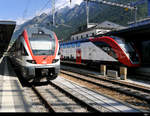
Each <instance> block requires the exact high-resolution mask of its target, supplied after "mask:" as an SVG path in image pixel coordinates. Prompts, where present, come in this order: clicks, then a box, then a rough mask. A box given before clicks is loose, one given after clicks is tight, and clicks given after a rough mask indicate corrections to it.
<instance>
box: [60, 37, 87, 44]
mask: <svg viewBox="0 0 150 116" xmlns="http://www.w3.org/2000/svg"><path fill="white" fill-rule="evenodd" d="M88 41H89V38H85V39H80V40H71V41H68V42H61V43H60V45H66V44H73V43H82V42H88Z"/></svg>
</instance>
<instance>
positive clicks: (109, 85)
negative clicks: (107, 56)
mask: <svg viewBox="0 0 150 116" xmlns="http://www.w3.org/2000/svg"><path fill="white" fill-rule="evenodd" d="M61 74H63V75H68V76H70V77H73V78H76V79H78V80H81V81H83V82H87V83H90V84H93V85H96V86H98V87H102V88H106V89H109V90H111V91H112V90H113V91H116V92H119V93H120V94H124V95H126V96H131V97H134V98H136V99H139V100H141V102H142V101H145V106H146V107H147V108H146V109H148V110H150V88H149V87H145V86H140V85H137V84H133V83H127V82H123V81H119V80H110V79H107V78H106V77H100V76H96V75H93V74H88V73H85V72H82V71H79V70H71V68H68V69H67V70H66V69H62V70H61Z"/></svg>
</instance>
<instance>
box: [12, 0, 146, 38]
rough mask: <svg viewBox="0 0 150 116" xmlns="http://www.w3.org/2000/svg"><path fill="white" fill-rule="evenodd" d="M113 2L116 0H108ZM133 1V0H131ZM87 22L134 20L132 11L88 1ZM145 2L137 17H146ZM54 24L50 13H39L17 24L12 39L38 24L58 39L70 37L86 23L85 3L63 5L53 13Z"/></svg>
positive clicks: (122, 0) (124, 23) (139, 8)
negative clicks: (71, 6)
mask: <svg viewBox="0 0 150 116" xmlns="http://www.w3.org/2000/svg"><path fill="white" fill-rule="evenodd" d="M107 1H108V0H107ZM109 1H113V2H115V1H116V0H109ZM132 1H133V0H132ZM127 2H131V0H120V3H122V4H126V3H127ZM89 11H90V12H89V22H90V23H101V22H103V21H105V20H108V21H111V22H114V23H117V24H120V25H123V26H127V24H128V22H131V21H133V20H134V12H133V11H131V10H125V9H123V8H119V7H114V6H109V5H105V4H98V3H89ZM146 15H147V7H146V4H143V5H140V6H139V7H138V10H137V19H140V18H143V17H146ZM55 22H56V26H55V27H54V26H53V25H52V15H51V14H49V15H48V14H45V13H43V14H41V15H40V16H36V17H34V18H33V19H31V20H28V21H27V22H25V23H24V24H22V25H19V26H17V29H16V31H15V33H14V35H13V39H16V38H17V35H18V34H19V33H20V32H21V30H23V29H24V28H25V27H28V26H40V27H45V28H47V29H50V30H53V31H54V32H55V33H56V35H57V37H58V39H59V40H68V39H70V35H71V33H74V32H76V31H78V29H79V27H81V26H83V25H86V4H85V2H82V3H81V4H80V5H75V6H74V7H73V8H69V7H68V6H67V7H64V8H62V9H60V10H58V11H57V12H56V13H55Z"/></svg>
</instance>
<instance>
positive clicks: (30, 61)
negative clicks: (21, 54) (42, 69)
mask: <svg viewBox="0 0 150 116" xmlns="http://www.w3.org/2000/svg"><path fill="white" fill-rule="evenodd" d="M27 62H29V63H32V64H36V61H35V60H27Z"/></svg>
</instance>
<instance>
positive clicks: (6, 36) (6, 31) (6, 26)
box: [0, 20, 16, 57]
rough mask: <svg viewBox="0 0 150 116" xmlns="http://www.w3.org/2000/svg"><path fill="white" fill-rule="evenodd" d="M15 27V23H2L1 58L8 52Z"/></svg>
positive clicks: (0, 31)
mask: <svg viewBox="0 0 150 116" xmlns="http://www.w3.org/2000/svg"><path fill="white" fill-rule="evenodd" d="M15 27H16V22H15V21H4V20H3V21H0V57H2V55H3V53H4V52H5V51H7V48H8V45H9V42H10V40H11V37H12V34H13V32H14V30H15Z"/></svg>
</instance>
